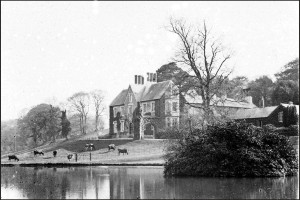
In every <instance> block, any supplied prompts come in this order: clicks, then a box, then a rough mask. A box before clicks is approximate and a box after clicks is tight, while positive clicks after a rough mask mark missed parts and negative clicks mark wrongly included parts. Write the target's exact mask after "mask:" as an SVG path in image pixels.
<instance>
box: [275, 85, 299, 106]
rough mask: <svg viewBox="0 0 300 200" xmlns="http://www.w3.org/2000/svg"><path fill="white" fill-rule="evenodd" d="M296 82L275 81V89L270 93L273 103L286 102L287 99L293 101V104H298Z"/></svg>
mask: <svg viewBox="0 0 300 200" xmlns="http://www.w3.org/2000/svg"><path fill="white" fill-rule="evenodd" d="M298 83H299V82H298ZM298 83H297V82H296V81H292V80H280V81H277V82H276V86H275V89H274V91H273V93H272V99H273V101H274V104H275V105H276V104H277V105H278V104H280V103H288V102H289V101H293V102H294V104H299V85H298Z"/></svg>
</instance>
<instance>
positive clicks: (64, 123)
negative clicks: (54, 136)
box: [61, 110, 72, 139]
mask: <svg viewBox="0 0 300 200" xmlns="http://www.w3.org/2000/svg"><path fill="white" fill-rule="evenodd" d="M71 130H72V128H71V123H70V121H69V120H68V119H67V111H66V110H65V111H62V116H61V135H62V136H63V137H65V138H66V139H67V138H68V134H69V132H70V131H71Z"/></svg>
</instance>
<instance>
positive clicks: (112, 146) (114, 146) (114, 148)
mask: <svg viewBox="0 0 300 200" xmlns="http://www.w3.org/2000/svg"><path fill="white" fill-rule="evenodd" d="M111 149H112V150H116V145H114V144H110V145H108V151H110V150H111Z"/></svg>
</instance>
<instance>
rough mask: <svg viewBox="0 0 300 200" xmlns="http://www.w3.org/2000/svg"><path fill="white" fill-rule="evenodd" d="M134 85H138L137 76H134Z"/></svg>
mask: <svg viewBox="0 0 300 200" xmlns="http://www.w3.org/2000/svg"><path fill="white" fill-rule="evenodd" d="M134 84H137V75H134Z"/></svg>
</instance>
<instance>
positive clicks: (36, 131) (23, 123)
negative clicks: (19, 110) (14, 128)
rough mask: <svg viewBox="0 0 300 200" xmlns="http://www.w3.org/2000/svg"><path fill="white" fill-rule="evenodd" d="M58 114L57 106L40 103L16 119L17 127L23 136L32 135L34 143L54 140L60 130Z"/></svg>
mask: <svg viewBox="0 0 300 200" xmlns="http://www.w3.org/2000/svg"><path fill="white" fill-rule="evenodd" d="M60 115H61V113H60V109H59V108H58V107H53V106H52V105H49V104H40V105H37V106H35V107H34V108H32V109H31V110H30V111H29V112H28V113H27V114H26V115H25V116H24V117H21V118H20V119H18V128H19V130H20V132H21V133H22V136H24V137H25V138H28V137H32V139H33V143H34V144H35V145H38V144H39V143H40V142H42V143H45V142H47V141H50V140H51V139H52V141H55V138H56V137H57V136H58V134H59V133H60V131H61V120H60Z"/></svg>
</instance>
